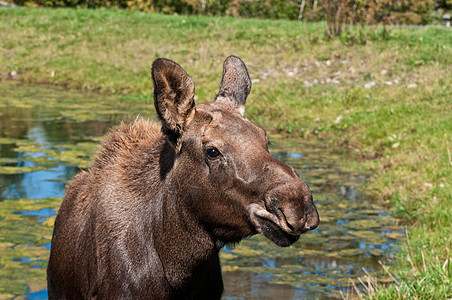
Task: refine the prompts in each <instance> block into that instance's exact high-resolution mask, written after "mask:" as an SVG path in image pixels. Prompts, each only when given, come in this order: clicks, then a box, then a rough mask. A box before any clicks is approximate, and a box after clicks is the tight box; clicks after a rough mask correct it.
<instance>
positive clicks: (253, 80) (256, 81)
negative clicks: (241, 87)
mask: <svg viewBox="0 0 452 300" xmlns="http://www.w3.org/2000/svg"><path fill="white" fill-rule="evenodd" d="M251 82H252V83H258V82H260V80H259V79H257V78H255V79H252V80H251Z"/></svg>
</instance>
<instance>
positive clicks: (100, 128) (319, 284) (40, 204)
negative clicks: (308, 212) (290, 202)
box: [0, 84, 402, 299]
mask: <svg viewBox="0 0 452 300" xmlns="http://www.w3.org/2000/svg"><path fill="white" fill-rule="evenodd" d="M0 88H1V89H2V95H1V96H0V116H1V117H0V219H1V220H2V222H1V224H0V229H1V230H0V259H1V265H2V268H1V269H0V298H10V297H15V296H21V295H25V294H26V295H27V297H28V298H30V299H46V290H45V288H46V285H45V284H46V283H45V267H46V264H47V259H48V255H49V249H50V239H51V234H52V229H53V222H54V219H55V214H56V211H57V210H58V207H59V204H60V202H61V197H62V195H63V189H64V186H65V184H66V183H67V181H68V180H70V179H71V178H72V177H73V176H74V174H75V173H77V172H78V171H79V169H80V168H85V167H87V166H88V163H89V159H90V157H91V155H92V154H93V153H94V152H95V150H96V144H97V142H98V141H99V136H101V135H103V134H104V133H105V132H106V131H107V130H108V129H109V128H110V127H111V126H113V125H114V124H117V123H118V122H119V121H120V120H131V119H133V118H135V116H136V115H137V114H141V115H145V116H146V115H149V113H150V111H152V106H151V105H146V104H140V103H137V102H133V101H124V100H119V101H118V99H115V98H110V99H108V100H99V99H97V98H96V97H85V96H83V95H81V94H74V93H68V92H65V91H63V90H58V89H49V88H39V87H31V88H30V87H26V88H25V87H14V86H12V85H10V84H9V85H6V86H5V85H3V86H1V87H0ZM272 142H273V144H274V147H273V148H272V149H271V152H272V155H274V156H275V157H276V158H278V159H280V160H283V161H285V162H287V163H288V164H290V165H292V166H294V167H295V169H296V170H297V172H298V173H299V174H300V176H301V177H302V178H303V180H305V181H306V182H307V184H308V185H309V186H310V188H311V189H312V192H313V195H314V198H315V201H316V204H317V207H318V211H319V214H320V217H321V224H320V226H319V228H318V229H316V230H315V231H313V232H312V233H310V234H308V235H306V236H303V237H302V239H301V241H300V242H297V243H296V244H294V245H293V246H291V247H289V248H280V247H278V246H276V245H274V244H272V243H271V242H270V241H268V240H266V239H265V238H264V237H262V236H254V237H252V238H250V239H246V240H244V241H242V242H241V243H240V244H239V245H236V246H234V247H233V246H228V247H225V249H224V250H223V251H222V252H221V259H222V264H223V274H224V280H225V294H224V299H305V298H313V297H314V298H330V297H337V296H338V292H339V291H340V290H345V289H346V288H347V286H349V278H350V277H351V278H355V279H356V276H361V275H362V274H363V270H362V268H363V267H364V268H366V270H368V271H369V272H371V273H375V272H377V270H379V265H378V261H379V260H384V259H385V258H386V257H387V256H388V254H390V253H391V252H392V251H393V249H394V247H395V245H396V244H397V241H398V239H399V238H400V236H401V234H402V232H401V230H400V228H398V226H397V224H396V222H395V220H393V219H392V218H391V217H390V216H389V214H388V213H387V212H386V211H385V210H384V209H383V208H382V207H380V206H378V205H377V204H375V203H374V202H373V201H372V200H371V199H367V198H366V196H365V195H364V194H363V193H361V192H360V186H362V184H363V182H364V181H365V180H366V176H364V175H363V174H358V173H354V172H352V171H350V170H346V169H344V168H343V167H339V164H338V162H340V160H341V157H338V156H335V155H334V154H332V153H331V152H329V151H327V150H326V149H323V148H321V147H319V146H318V145H309V144H306V143H302V142H301V141H300V140H297V139H285V138H281V137H277V136H275V137H273V138H272Z"/></svg>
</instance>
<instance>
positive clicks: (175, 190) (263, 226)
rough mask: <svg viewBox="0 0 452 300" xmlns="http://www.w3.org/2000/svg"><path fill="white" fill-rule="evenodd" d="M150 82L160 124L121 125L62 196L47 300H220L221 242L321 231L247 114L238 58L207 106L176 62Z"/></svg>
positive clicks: (162, 65)
mask: <svg viewBox="0 0 452 300" xmlns="http://www.w3.org/2000/svg"><path fill="white" fill-rule="evenodd" d="M152 75H153V79H154V88H155V91H154V99H155V106H156V109H157V112H158V116H159V119H160V121H161V125H159V124H157V123H155V122H152V121H147V120H144V119H142V118H137V119H136V120H135V122H133V123H132V124H121V125H119V126H118V128H116V129H115V130H113V131H111V132H110V133H109V134H108V135H107V136H106V137H105V138H104V140H103V142H102V145H101V150H100V152H99V154H98V155H97V156H96V157H95V158H94V160H93V162H92V165H91V167H90V168H89V169H88V170H87V171H85V172H81V173H80V174H78V175H77V176H76V177H75V178H74V180H73V181H72V182H71V183H70V184H69V185H68V186H67V187H66V194H65V196H64V199H63V202H62V204H61V208H60V210H59V211H58V215H57V218H56V221H55V229H54V233H53V238H52V248H51V255H50V261H49V266H48V270H47V274H48V275H47V276H48V293H49V298H50V299H95V298H99V299H149V298H151V299H181V298H183V299H219V298H220V297H221V293H222V291H223V283H222V279H221V268H220V263H219V259H218V252H219V250H220V249H221V247H223V246H224V245H225V244H226V243H231V242H238V241H240V240H241V239H242V238H244V237H246V236H250V235H253V234H256V233H261V234H263V235H265V236H266V237H267V238H269V239H270V240H271V241H273V242H274V243H276V244H278V245H280V246H288V245H290V244H292V243H294V242H295V241H296V240H297V239H298V237H299V236H300V234H302V233H305V232H306V231H308V230H311V229H313V228H315V227H317V225H318V223H319V217H318V214H317V210H316V208H315V206H314V204H313V201H312V195H311V192H310V191H309V189H308V187H307V186H306V185H305V184H304V183H303V181H301V179H300V178H299V177H298V175H297V174H296V172H295V171H294V169H293V168H291V167H289V166H287V165H286V164H284V163H282V162H280V161H278V160H276V159H275V158H273V157H271V156H270V154H269V153H268V149H267V139H266V135H265V132H264V131H263V130H262V129H260V128H258V127H256V126H255V125H253V124H252V123H251V122H249V121H248V120H246V119H244V118H243V116H242V115H243V110H244V105H245V101H246V97H247V96H248V94H249V92H250V89H251V81H250V80H249V76H248V73H247V71H246V67H245V65H244V64H243V62H242V61H241V60H240V59H239V58H237V57H230V58H228V59H227V60H226V61H225V71H224V73H223V80H222V84H221V87H220V92H219V93H218V94H217V97H216V98H217V101H215V102H213V103H208V104H201V105H197V106H194V101H193V99H194V85H193V81H192V80H191V78H190V77H189V76H188V75H187V74H186V73H185V71H184V70H183V69H182V68H181V67H180V66H179V65H177V64H176V63H174V62H172V61H169V60H165V59H159V60H157V61H156V62H154V64H153V74H152ZM217 154H218V155H217Z"/></svg>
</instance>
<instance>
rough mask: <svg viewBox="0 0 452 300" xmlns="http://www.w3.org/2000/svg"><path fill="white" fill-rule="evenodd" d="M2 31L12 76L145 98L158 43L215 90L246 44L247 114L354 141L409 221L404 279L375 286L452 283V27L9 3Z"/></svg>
mask: <svg viewBox="0 0 452 300" xmlns="http://www.w3.org/2000/svg"><path fill="white" fill-rule="evenodd" d="M0 32H2V34H1V35H0V45H2V47H0V76H1V80H9V79H13V80H17V81H22V82H27V83H42V84H54V85H59V86H64V87H67V88H70V89H81V90H84V91H97V92H99V93H104V94H115V95H117V96H118V97H133V98H136V99H137V100H140V101H151V99H152V95H151V79H150V66H151V63H152V61H153V60H154V59H155V58H157V57H167V58H171V59H173V60H175V61H177V62H178V63H180V64H181V65H182V66H183V67H184V68H185V69H186V70H187V72H188V73H189V74H190V75H191V76H192V77H193V79H194V81H195V84H196V91H197V98H196V101H197V102H205V101H210V100H211V99H213V97H214V94H215V92H216V91H217V89H218V86H219V82H220V76H221V71H222V62H223V60H224V58H225V57H227V56H228V55H231V54H234V55H237V56H240V57H241V58H242V59H243V60H244V61H245V62H246V64H247V66H248V69H249V71H250V75H251V78H252V79H253V90H252V93H251V95H250V97H249V100H248V107H247V117H248V118H249V119H251V120H252V121H253V122H255V123H257V124H259V125H261V126H263V127H265V128H267V129H271V128H273V129H275V130H279V131H283V132H287V133H290V134H294V135H300V136H303V137H305V138H306V139H320V140H323V141H324V142H325V144H327V145H329V147H331V148H333V149H335V150H337V151H342V152H352V153H355V156H354V157H356V159H355V160H354V161H351V162H348V163H349V164H351V165H353V166H354V167H355V168H361V169H366V170H370V171H371V172H372V174H373V176H371V178H370V180H369V183H368V185H367V187H366V188H367V191H368V192H369V193H372V194H374V195H376V196H377V197H378V198H380V199H381V201H382V202H383V203H386V204H387V205H388V206H389V207H390V209H391V210H392V211H393V213H394V214H395V215H397V216H399V217H400V218H401V219H402V222H403V223H405V224H406V226H407V231H408V235H407V239H406V242H405V243H404V245H403V246H402V247H401V249H400V251H399V254H398V258H397V260H396V263H395V264H394V265H393V266H392V267H391V268H387V272H389V273H390V274H391V275H392V276H394V278H396V280H397V281H396V283H393V284H391V285H385V284H378V281H377V279H372V280H371V279H369V280H367V281H366V280H363V283H365V284H366V282H371V283H370V285H369V284H367V287H368V293H367V297H369V298H381V299H387V298H407V299H408V298H410V299H411V298H413V299H414V298H418V299H433V298H435V299H438V298H450V297H452V270H451V268H452V267H451V263H450V260H451V254H450V249H451V241H452V234H451V232H452V226H451V225H452V221H451V219H452V193H451V182H452V158H451V156H452V139H451V134H452V105H451V103H452V89H451V88H450V87H451V86H452V68H451V67H450V66H451V65H452V33H451V31H450V30H447V29H441V28H425V29H391V30H390V32H389V34H388V37H387V38H386V39H382V37H381V29H378V28H366V29H364V31H363V32H362V33H363V35H361V36H360V35H359V34H358V32H357V29H356V28H351V29H350V31H349V33H347V35H344V36H343V37H342V38H339V39H335V40H330V39H327V38H326V37H325V35H324V24H322V23H317V24H306V23H299V22H291V21H270V20H253V19H233V18H210V17H196V16H192V17H186V16H168V15H160V14H144V13H139V12H127V11H118V10H83V9H58V10H56V9H37V8H29V9H22V8H8V9H0ZM351 37H352V38H351ZM353 37H359V38H357V39H353ZM353 41H356V42H353ZM369 286H370V287H369ZM362 296H363V295H362Z"/></svg>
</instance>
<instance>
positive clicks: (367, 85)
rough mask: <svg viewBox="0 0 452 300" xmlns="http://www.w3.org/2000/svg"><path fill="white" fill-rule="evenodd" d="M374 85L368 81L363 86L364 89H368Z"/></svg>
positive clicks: (373, 82)
mask: <svg viewBox="0 0 452 300" xmlns="http://www.w3.org/2000/svg"><path fill="white" fill-rule="evenodd" d="M375 85H376V83H375V81H370V82H368V83H366V84H365V85H364V88H366V89H370V88H371V87H373V86H375Z"/></svg>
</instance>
